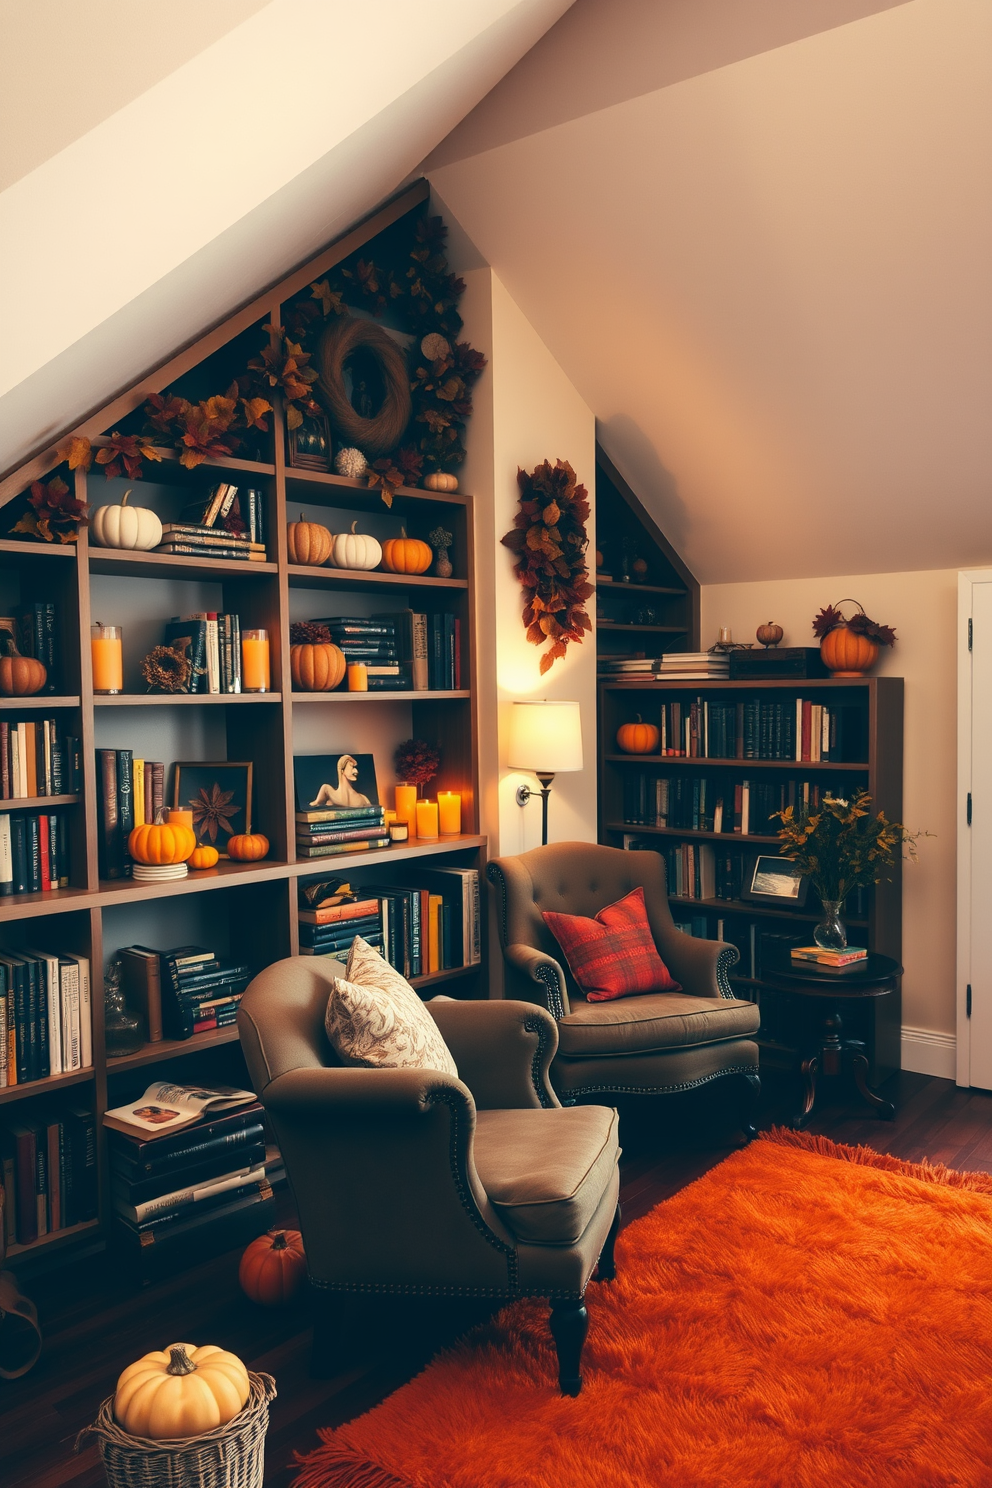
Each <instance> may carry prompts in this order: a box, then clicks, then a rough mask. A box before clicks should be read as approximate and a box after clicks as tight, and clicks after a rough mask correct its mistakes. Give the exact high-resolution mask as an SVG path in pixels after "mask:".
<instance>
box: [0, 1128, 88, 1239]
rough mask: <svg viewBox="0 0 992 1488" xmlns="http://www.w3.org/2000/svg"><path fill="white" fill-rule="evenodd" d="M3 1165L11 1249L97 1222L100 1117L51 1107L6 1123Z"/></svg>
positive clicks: (0, 1148) (1, 1135)
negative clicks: (14, 1245) (76, 1226)
mask: <svg viewBox="0 0 992 1488" xmlns="http://www.w3.org/2000/svg"><path fill="white" fill-rule="evenodd" d="M32 1104H33V1103H32ZM0 1160H2V1162H3V1193H4V1204H3V1224H4V1237H5V1239H6V1241H7V1243H8V1245H13V1244H17V1245H33V1244H34V1242H35V1241H36V1240H38V1239H39V1238H40V1237H41V1236H42V1235H50V1234H54V1233H56V1232H57V1231H59V1230H67V1229H69V1228H71V1226H72V1225H77V1224H83V1223H85V1222H86V1221H87V1220H91V1219H95V1218H96V1214H97V1176H96V1118H95V1116H94V1114H93V1112H92V1111H90V1110H87V1109H86V1107H85V1106H81V1105H71V1104H67V1103H66V1104H61V1103H60V1104H58V1105H56V1104H54V1103H53V1104H52V1105H50V1106H47V1107H45V1108H44V1109H39V1108H38V1107H35V1108H34V1109H33V1110H32V1112H31V1113H30V1115H26V1116H23V1117H21V1118H19V1119H18V1118H11V1119H8V1120H5V1121H4V1123H3V1125H2V1126H0Z"/></svg>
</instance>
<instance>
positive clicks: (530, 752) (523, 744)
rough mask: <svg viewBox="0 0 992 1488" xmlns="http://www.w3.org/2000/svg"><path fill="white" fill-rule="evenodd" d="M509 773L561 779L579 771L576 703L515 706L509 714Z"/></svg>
mask: <svg viewBox="0 0 992 1488" xmlns="http://www.w3.org/2000/svg"><path fill="white" fill-rule="evenodd" d="M507 764H508V765H509V767H510V769H511V770H532V771H533V772H534V774H535V775H560V774H564V773H565V772H566V771H570V770H581V769H582V719H581V717H580V714H579V705H578V703H548V702H541V703H514V704H513V707H512V708H511V710H510V748H509V754H508V758H507Z"/></svg>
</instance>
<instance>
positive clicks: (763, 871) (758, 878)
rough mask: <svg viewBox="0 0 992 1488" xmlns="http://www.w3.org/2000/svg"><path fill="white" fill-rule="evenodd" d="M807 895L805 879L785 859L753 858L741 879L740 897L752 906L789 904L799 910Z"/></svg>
mask: <svg viewBox="0 0 992 1488" xmlns="http://www.w3.org/2000/svg"><path fill="white" fill-rule="evenodd" d="M808 893H809V879H808V878H807V877H806V876H805V875H804V874H803V873H801V872H800V870H799V869H798V868H797V867H796V865H795V863H793V862H790V860H789V859H788V858H778V857H772V856H771V855H769V856H767V857H766V856H761V857H758V858H755V860H754V863H753V865H752V868H751V872H750V874H749V875H746V876H745V881H744V890H743V893H742V895H741V897H742V898H743V899H748V900H750V901H751V902H752V903H754V904H778V905H780V906H782V907H783V908H784V907H785V906H786V905H788V904H793V905H795V907H796V908H797V909H801V908H802V906H803V905H804V904H805V903H806V895H807V894H808Z"/></svg>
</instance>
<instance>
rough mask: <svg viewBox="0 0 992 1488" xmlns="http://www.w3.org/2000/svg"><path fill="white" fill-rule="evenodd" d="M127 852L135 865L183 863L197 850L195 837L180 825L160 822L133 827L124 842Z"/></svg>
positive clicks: (158, 817) (156, 819) (185, 827)
mask: <svg viewBox="0 0 992 1488" xmlns="http://www.w3.org/2000/svg"><path fill="white" fill-rule="evenodd" d="M127 846H128V852H129V853H130V854H131V856H132V858H133V859H134V861H135V862H136V863H185V862H186V861H187V859H188V858H189V857H190V856H191V854H192V853H193V851H194V850H195V848H196V834H195V833H194V831H193V828H192V827H187V826H186V825H185V824H184V823H182V822H174V821H173V822H167V821H163V820H162V813H161V811H160V812H159V813H158V815H157V816H156V818H155V820H154V821H153V822H146V823H145V824H144V825H143V826H140V827H135V828H134V831H133V832H132V833H131V835H130V837H129V838H128V839H127Z"/></svg>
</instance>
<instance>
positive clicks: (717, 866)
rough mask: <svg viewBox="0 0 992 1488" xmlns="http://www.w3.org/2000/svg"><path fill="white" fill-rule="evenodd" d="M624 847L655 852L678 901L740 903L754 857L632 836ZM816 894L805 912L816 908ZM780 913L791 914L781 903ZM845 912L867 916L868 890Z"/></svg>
mask: <svg viewBox="0 0 992 1488" xmlns="http://www.w3.org/2000/svg"><path fill="white" fill-rule="evenodd" d="M624 846H625V847H627V848H636V849H638V850H640V851H647V852H657V853H659V854H660V855H661V857H663V858H664V860H665V876H666V881H667V884H668V892H669V893H670V894H672V895H674V896H675V897H677V898H679V899H701V900H714V899H725V900H727V901H739V900H740V899H741V897H742V895H743V893H744V891H745V889H746V887H747V886H748V884H750V882H751V877H752V874H753V871H754V865H755V862H756V860H757V854H756V853H755V852H754V851H753V850H752V849H748V848H745V847H743V846H740V847H738V846H733V847H732V846H730V845H727V846H725V845H724V844H722V843H712V842H676V843H671V844H670V845H668V846H666V847H663V848H659V847H658V846H657V842H656V841H655V840H652V839H651V838H639V837H637V835H636V834H631V835H630V836H628V837H627V838H625V840H624ZM816 903H817V901H816V898H815V895H814V896H812V904H811V905H807V910H809V909H810V908H815V906H816ZM782 913H783V914H784V915H786V916H788V915H789V913H790V905H789V903H788V902H787V901H783V904H782ZM846 913H847V914H848V915H850V916H851V918H853V919H864V918H865V917H866V916H867V914H868V891H867V890H865V889H856V890H854V891H853V892H852V893H851V894H850V895H849V897H848V899H847V902H846Z"/></svg>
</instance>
